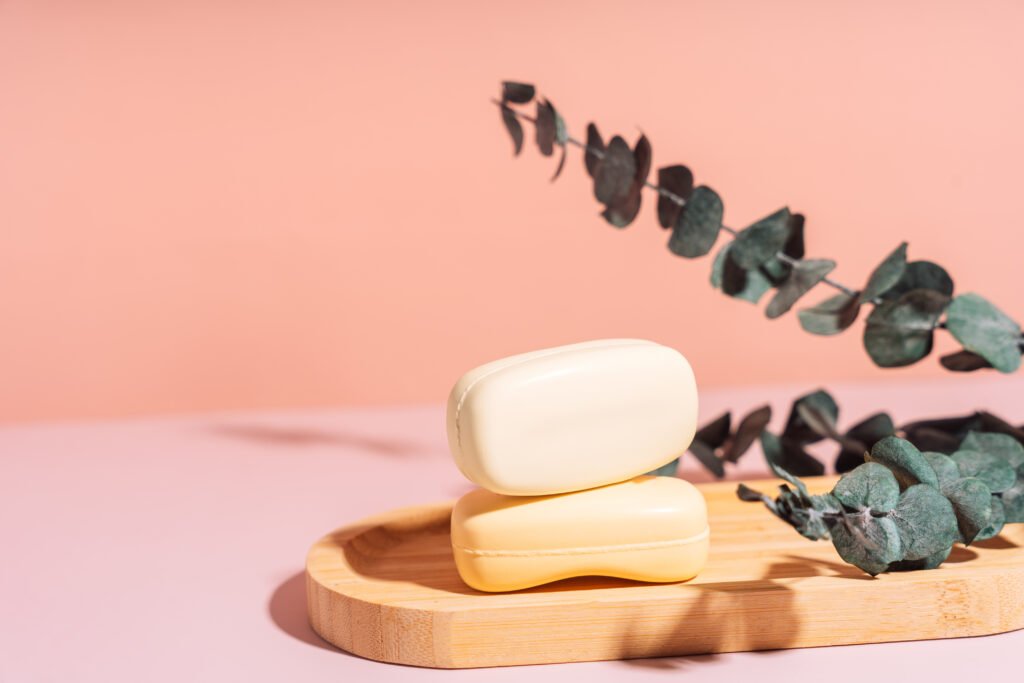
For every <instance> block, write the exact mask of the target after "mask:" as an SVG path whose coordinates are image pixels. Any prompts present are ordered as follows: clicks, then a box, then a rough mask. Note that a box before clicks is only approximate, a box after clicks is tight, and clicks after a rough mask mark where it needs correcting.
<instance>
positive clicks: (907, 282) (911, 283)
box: [882, 261, 953, 299]
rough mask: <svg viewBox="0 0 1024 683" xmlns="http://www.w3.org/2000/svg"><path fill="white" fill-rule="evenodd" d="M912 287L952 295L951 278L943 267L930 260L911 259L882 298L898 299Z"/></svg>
mask: <svg viewBox="0 0 1024 683" xmlns="http://www.w3.org/2000/svg"><path fill="white" fill-rule="evenodd" d="M912 289H930V290H932V291H935V292H938V293H939V294H943V295H945V296H953V278H951V277H950V276H949V273H947V272H946V271H945V269H944V268H943V267H942V266H940V265H938V264H936V263H932V262H931V261H911V262H910V263H908V264H907V267H906V269H905V270H904V271H903V275H902V277H900V279H899V281H898V282H897V283H896V284H895V285H893V286H892V287H890V288H889V289H888V290H886V291H885V293H884V294H882V298H883V299H899V298H900V297H901V296H903V295H904V294H906V293H907V292H909V291H910V290H912Z"/></svg>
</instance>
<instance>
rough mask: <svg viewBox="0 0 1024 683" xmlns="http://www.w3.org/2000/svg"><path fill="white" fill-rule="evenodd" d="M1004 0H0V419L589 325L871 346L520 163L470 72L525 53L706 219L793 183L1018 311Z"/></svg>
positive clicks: (781, 351) (799, 373) (443, 386)
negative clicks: (822, 325)
mask: <svg viewBox="0 0 1024 683" xmlns="http://www.w3.org/2000/svg"><path fill="white" fill-rule="evenodd" d="M1022 25H1024V5H1022V4H1020V3H1014V2H1002V3H1001V2H985V3H975V2H960V3H939V2H919V3H917V2H904V3H898V4H895V3H884V2H856V3H854V2H850V3H824V2H814V1H807V2H776V3H757V2H706V3H695V2H668V1H665V2H647V3H642V2H630V3H609V4H600V3H550V2H529V1H525V0H520V1H517V2H513V3H501V4H498V3H479V2H468V1H467V2H435V3H412V2H407V3H394V2H373V3H355V2H340V1H332V2H328V1H327V0H321V1H312V0H299V1H297V2H288V3H285V2H280V3H251V2H247V3H240V2H235V3H232V2H223V3H199V2H191V3H172V2H164V3H139V2H113V1H97V2H78V3H56V2H53V3H47V2H33V3H29V2H4V3H0V93H2V95H0V283H2V287H0V320H2V321H3V327H2V330H0V377H2V381H0V419H3V420H24V419H39V418H68V417H70V418H77V417H90V416H106V415H122V414H138V413H156V412H180V411H202V410H214V409H243V408H264V407H292V406H312V405H324V404H362V403H381V402H435V403H436V402H439V401H441V400H443V398H444V395H445V393H446V392H447V390H448V388H449V385H450V384H451V383H452V382H453V381H454V379H455V378H456V377H457V376H458V374H460V373H461V372H462V371H464V370H465V369H467V368H468V367H470V366H473V365H475V364H477V363H479V362H482V361H485V360H489V359H492V358H495V357H499V356H502V355H506V354H510V353H515V352H519V351H524V350H528V349H531V348H537V347H543V346H549V345H555V344H561V343H566V342H570V341H578V340H582V339H589V338H595V337H605V336H639V337H647V338H652V339H656V340H658V341H662V342H664V343H667V344H670V345H673V346H676V347H677V348H679V349H681V350H682V351H683V352H684V353H685V354H686V355H687V356H688V357H689V358H690V359H691V361H692V362H693V365H694V367H695V368H696V371H697V374H698V380H699V381H700V382H701V384H702V385H703V386H721V385H732V384H739V383H766V382H773V381H780V380H781V381H787V382H802V381H806V382H808V383H814V384H819V383H824V382H826V381H828V380H833V379H834V380H841V379H872V378H878V377H880V376H883V375H885V376H887V377H890V378H892V377H894V376H896V375H894V374H893V372H894V371H882V370H878V369H875V368H873V367H872V366H871V365H870V363H869V361H868V360H867V358H866V357H865V355H864V353H863V351H862V349H861V343H860V335H859V330H860V325H858V326H857V328H856V329H855V330H852V331H850V332H848V333H847V334H845V335H843V336H841V337H838V338H830V339H823V338H816V337H811V336H809V335H807V334H805V333H803V332H802V331H801V330H800V329H799V327H798V325H797V322H796V319H795V317H794V316H792V315H790V316H787V317H786V318H784V319H782V320H779V321H775V322H766V321H765V320H764V318H763V314H762V313H761V312H760V311H759V309H758V308H755V307H753V306H750V305H749V304H746V303H743V302H736V301H732V300H729V299H727V298H725V297H724V296H723V295H721V294H720V293H718V292H715V291H713V290H712V289H711V288H710V287H709V286H708V284H707V278H708V272H709V269H710V265H711V261H710V259H704V260H700V261H693V262H690V261H686V260H683V259H679V258H676V257H674V256H672V255H671V254H670V253H669V252H668V251H667V250H666V249H665V242H666V240H667V234H666V233H664V232H662V231H661V230H660V229H658V228H657V227H656V224H655V221H654V217H653V213H652V203H651V202H648V203H647V205H646V206H645V208H644V210H643V212H642V214H641V216H640V218H639V220H638V222H637V223H636V224H635V225H634V226H633V227H631V228H630V229H629V230H626V231H621V232H620V231H616V230H614V229H612V228H610V227H609V226H607V225H606V224H604V222H603V221H602V220H601V219H600V218H599V217H598V216H597V212H598V207H597V205H596V204H595V202H594V201H593V199H592V196H591V193H590V190H589V188H588V184H587V179H586V178H585V176H584V173H583V172H582V162H581V160H580V157H579V154H578V150H577V151H576V153H573V155H572V157H571V159H570V160H569V167H568V168H567V170H566V172H565V174H564V176H563V178H562V179H560V180H559V181H558V182H557V183H555V184H554V185H552V184H549V183H548V182H547V178H548V176H549V175H550V174H551V172H552V170H553V161H552V160H549V159H543V158H540V157H539V155H538V154H537V153H536V151H535V150H534V149H533V147H532V145H530V146H528V149H527V151H526V152H525V154H524V157H523V158H521V159H518V160H513V159H512V157H511V153H510V144H509V142H508V140H507V139H506V138H505V135H504V133H503V131H502V130H501V126H500V123H499V119H498V113H497V111H496V110H495V108H494V107H493V105H492V104H490V103H489V101H488V99H489V98H490V97H491V96H493V95H495V94H496V93H497V88H498V81H499V80H500V79H502V78H518V79H523V80H529V81H535V82H537V83H538V84H539V85H540V86H541V89H542V92H543V93H544V94H547V95H549V96H550V97H551V99H552V100H553V101H554V103H555V104H556V105H557V106H558V107H559V109H560V110H561V111H562V112H563V113H564V114H565V116H566V118H567V121H568V123H569V126H570V130H571V131H572V132H575V133H577V134H579V133H580V131H582V130H583V128H584V126H585V124H586V122H587V121H588V120H595V121H597V122H598V123H599V125H600V126H601V129H602V130H603V131H604V132H606V133H607V132H616V131H617V132H622V133H624V134H626V135H628V136H629V137H631V138H632V137H634V136H635V135H636V134H637V132H638V130H639V129H640V128H642V129H643V130H644V132H646V133H647V135H648V136H649V137H650V138H651V141H652V143H653V147H654V155H655V165H656V166H657V165H663V164H667V163H674V162H682V163H686V164H688V165H690V166H691V168H693V169H694V171H695V172H696V174H697V177H698V181H700V182H705V183H708V184H710V185H712V186H713V187H715V188H716V189H717V190H718V191H719V192H720V193H721V194H722V195H723V197H724V199H725V203H726V220H727V222H728V223H729V224H731V225H734V226H740V227H742V226H743V225H745V224H747V223H749V222H751V221H753V220H755V219H757V218H759V217H761V216H763V215H765V214H767V213H769V212H771V211H774V210H775V209H777V208H779V207H780V206H782V205H784V204H788V205H789V206H790V207H792V208H793V209H794V210H797V211H801V212H804V213H805V214H807V216H808V222H807V229H808V235H809V240H808V246H809V255H810V256H815V257H834V258H837V259H838V260H839V267H838V269H837V271H836V277H837V278H838V279H840V280H843V281H846V282H849V283H850V284H853V285H855V286H859V285H860V284H861V283H862V282H863V280H864V279H865V277H866V276H867V274H868V272H870V270H871V268H872V267H873V266H874V265H875V264H876V263H877V261H878V260H880V259H881V258H882V257H883V256H884V255H885V254H887V253H888V252H889V251H891V250H892V249H893V248H894V247H895V246H896V245H897V244H898V243H899V242H900V241H901V240H904V239H906V240H909V241H910V244H911V249H910V254H911V257H912V258H928V259H933V260H936V261H938V262H940V263H942V264H944V265H946V266H947V267H948V268H949V269H950V271H951V272H952V273H953V275H954V277H955V279H956V281H957V286H958V289H959V290H960V291H977V292H980V293H983V294H984V295H985V296H986V297H988V298H990V299H991V300H992V301H993V302H995V303H996V304H997V305H999V306H1001V307H1002V308H1003V309H1004V310H1006V311H1007V312H1008V313H1009V314H1011V315H1012V316H1014V317H1015V318H1017V319H1021V318H1024V303H1022V301H1021V298H1020V296H1019V292H1020V261H1021V249H1022V247H1024V238H1022V237H1021V231H1020V229H1019V226H1020V221H1021V219H1020V215H1021V208H1020V205H1019V197H1020V189H1019V186H1020V184H1021V173H1020V160H1021V159H1022V158H1024V133H1022V132H1021V130H1022V128H1021V122H1022V121H1024V90H1022V89H1021V87H1020V82H1021V75H1022V70H1024V42H1022V41H1021V40H1020V35H1019V34H1020V27H1021V26H1022ZM647 199H650V197H649V196H648V197H647ZM824 294H825V292H824V290H823V291H822V292H821V293H819V295H818V297H820V296H823V295H824ZM818 297H813V298H818ZM952 347H953V344H952V342H951V341H950V340H948V339H946V338H945V337H943V338H941V339H940V343H939V350H940V351H945V350H948V349H950V348H952ZM940 372H941V370H940V369H939V368H938V366H937V364H936V361H935V359H934V358H932V359H929V360H927V361H925V362H924V363H922V364H920V365H918V366H916V367H915V368H913V369H911V370H907V371H904V374H905V375H910V376H920V375H937V374H939V373H940ZM951 381H952V380H951Z"/></svg>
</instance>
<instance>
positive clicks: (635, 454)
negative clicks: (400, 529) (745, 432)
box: [448, 339, 697, 496]
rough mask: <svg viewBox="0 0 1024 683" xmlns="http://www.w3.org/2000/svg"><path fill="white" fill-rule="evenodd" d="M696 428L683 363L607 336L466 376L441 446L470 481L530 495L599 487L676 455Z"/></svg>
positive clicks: (647, 345)
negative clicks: (447, 451) (446, 437)
mask: <svg viewBox="0 0 1024 683" xmlns="http://www.w3.org/2000/svg"><path fill="white" fill-rule="evenodd" d="M696 425H697V385H696V382H695V381H694V378H693V371H692V370H691V369H690V364H689V363H687V362H686V359H685V358H683V356H682V354H680V353H679V352H678V351H676V350H674V349H671V348H669V347H667V346H662V345H660V344H655V343H654V342H650V341H644V340H639V339H606V340H599V341H592V342H584V343H581V344H571V345H569V346H560V347H556V348H553V349H544V350H541V351H533V352H531V353H524V354H521V355H518V356H511V357H509V358H503V359H501V360H497V361H494V362H492V363H487V364H486V365H481V366H480V367H478V368H476V369H474V370H471V371H469V372H467V373H466V374H465V375H463V377H462V378H461V379H460V380H459V381H458V382H457V383H456V384H455V387H454V388H453V389H452V392H451V395H450V396H449V397H448V444H449V447H450V448H451V452H452V456H453V457H454V458H455V463H456V464H457V465H458V467H459V469H460V470H461V471H462V473H463V474H464V475H466V477H467V478H468V479H469V480H470V481H472V482H474V483H475V484H477V485H479V486H482V487H484V488H486V489H489V490H491V491H494V492H495V493H501V494H505V495H514V496H537V495H547V494H553V493H564V492H566V491H577V490H580V489H587V488H592V487H595V486H604V485H605V484H612V483H615V482H618V481H624V480H626V479H630V478H632V477H635V476H637V475H640V474H644V473H645V472H649V471H651V470H653V469H655V468H658V467H660V466H662V465H664V464H665V463H668V462H670V461H671V460H672V459H674V458H676V457H678V456H680V455H682V454H683V452H684V451H685V450H686V448H687V447H688V446H689V445H690V442H691V441H692V440H693V434H694V431H695V430H696Z"/></svg>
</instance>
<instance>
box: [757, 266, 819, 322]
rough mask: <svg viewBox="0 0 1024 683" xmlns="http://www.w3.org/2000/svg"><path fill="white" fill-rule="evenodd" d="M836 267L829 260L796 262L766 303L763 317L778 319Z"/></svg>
mask: <svg viewBox="0 0 1024 683" xmlns="http://www.w3.org/2000/svg"><path fill="white" fill-rule="evenodd" d="M835 267H836V262H835V261H832V260H830V259H807V260H803V261H798V262H797V264H796V265H795V266H793V268H792V270H791V271H790V273H789V277H788V278H787V279H786V281H785V282H784V283H782V286H781V287H779V290H778V291H777V292H775V296H774V297H772V300H771V301H770V302H768V308H766V309H765V315H767V316H768V317H769V318H778V317H779V316H780V315H782V314H783V313H785V312H786V311H788V310H789V309H791V308H792V307H793V304H795V303H796V302H797V301H798V300H799V299H800V297H802V296H803V295H804V294H806V293H807V292H809V291H811V289H813V288H814V286H815V285H817V284H818V283H819V282H821V281H822V280H824V279H825V277H826V276H828V274H829V273H831V272H832V270H833V269H835Z"/></svg>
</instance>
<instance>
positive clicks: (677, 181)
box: [658, 164, 693, 228]
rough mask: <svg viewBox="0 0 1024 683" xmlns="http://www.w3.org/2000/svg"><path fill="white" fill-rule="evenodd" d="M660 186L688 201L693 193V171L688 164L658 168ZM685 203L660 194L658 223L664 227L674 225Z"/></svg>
mask: <svg viewBox="0 0 1024 683" xmlns="http://www.w3.org/2000/svg"><path fill="white" fill-rule="evenodd" d="M658 186H659V187H660V188H662V189H663V190H667V191H669V192H671V193H672V194H673V195H675V196H676V197H679V198H681V199H683V200H684V201H688V200H689V199H690V195H691V194H693V173H692V172H691V171H690V169H688V168H687V167H686V166H682V165H678V164H677V165H675V166H665V167H664V168H659V169H658ZM682 210H683V205H682V204H680V203H679V202H677V201H675V199H672V198H670V197H666V196H665V195H663V194H659V195H658V223H659V224H661V227H663V228H671V227H674V226H675V224H676V221H678V220H679V213H680V212H681V211H682Z"/></svg>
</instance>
